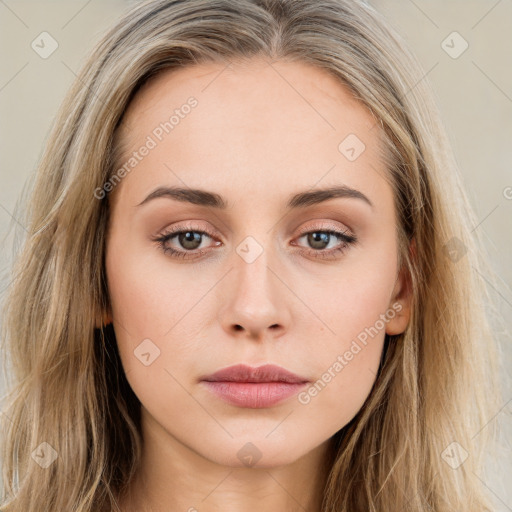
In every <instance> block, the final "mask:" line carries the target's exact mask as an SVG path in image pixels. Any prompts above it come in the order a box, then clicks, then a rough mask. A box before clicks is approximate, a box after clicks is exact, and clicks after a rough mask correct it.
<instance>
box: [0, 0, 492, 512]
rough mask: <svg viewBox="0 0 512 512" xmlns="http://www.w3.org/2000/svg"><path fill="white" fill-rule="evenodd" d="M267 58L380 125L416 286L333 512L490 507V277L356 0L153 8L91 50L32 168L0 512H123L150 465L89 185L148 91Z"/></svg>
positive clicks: (337, 471) (457, 194)
mask: <svg viewBox="0 0 512 512" xmlns="http://www.w3.org/2000/svg"><path fill="white" fill-rule="evenodd" d="M256 56H266V57H269V58H271V59H285V60H289V61H294V60H295V61H302V62H306V63H311V64H313V65H315V66H317V67H319V68H321V69H323V70H326V71H328V72H329V73H331V74H333V75H334V76H335V77H337V78H338V79H339V81H340V83H342V84H344V85H345V86H346V87H348V88H349V89H350V91H351V92H352V93H353V94H354V96H355V97H357V98H358V99H359V100H360V101H361V103H362V104H363V105H364V106H366V108H368V109H369V110H370V111H371V112H372V114H373V115H374V117H375V119H376V126H377V127H378V129H379V130H382V134H383V136H384V138H385V141H386V144H387V146H386V147H387V153H386V157H385V158H386V163H387V167H388V170H389V176H388V178H389V182H390V184H391V185H392V187H393V190H394V194H395V205H396V212H397V219H398V220H397V237H398V242H399V252H400V262H401V265H403V268H404V269H406V271H407V272H408V275H409V276H410V283H411V286H412V290H413V313H412V317H411V320H410V323H409V326H408V328H407V330H406V331H405V332H404V333H403V334H402V335H398V336H387V337H386V340H385V349H384V352H383V354H382V360H381V366H380V368H379V374H378V377H377V380H376V382H375V385H374V387H373V389H372V391H371V393H370V395H369V397H368V399H367V400H366V401H365V403H364V405H363V407H362V408H361V410H360V411H359V412H358V414H357V415H356V417H355V418H353V420H352V421H351V422H350V423H349V424H348V425H346V426H345V427H344V428H342V429H341V430H340V431H339V432H338V433H337V434H336V435H335V439H334V441H335V443H333V447H334V450H333V452H332V460H331V467H330V468H329V474H328V479H327V481H326V485H325V491H324V503H323V506H322V512H335V511H336V512H355V511H368V512H377V511H378V512H382V511H388V510H393V511H401V510H403V511H405V510H407V511H408V512H427V511H436V512H445V511H446V512H447V511H455V510H464V511H467V512H469V511H479V512H481V511H489V510H491V505H490V503H489V502H488V497H487V496H486V495H485V493H484V492H483V487H482V486H481V484H480V482H479V480H478V479H477V478H476V476H475V475H477V474H478V472H479V471H480V470H481V464H482V460H483V459H482V450H483V449H484V448H485V446H486V444H485V441H486V437H487V435H488V434H489V433H490V431H491V429H490V428H488V427H485V425H486V422H488V421H489V419H490V418H491V416H492V415H493V414H494V412H495V411H496V410H497V409H493V407H495V406H496V404H497V403H498V402H497V401H498V400H499V396H500V392H499V388H498V382H497V381H496V378H495V374H496V366H495V365H496V354H495V353H496V346H495V345H496V344H495V342H494V339H493V332H492V326H491V325H490V324H491V321H490V320H489V318H490V314H492V313H493V311H494V309H493V308H492V303H491V300H490V297H489V294H488V293H487V289H486V286H485V283H484V281H483V278H482V276H483V275H486V279H488V280H491V279H492V277H491V274H490V269H488V268H487V267H486V266H485V265H486V260H487V257H486V256H485V255H484V254H483V250H482V249H481V247H482V243H481V241H480V240H478V238H477V236H476V235H477V233H475V232H472V229H473V227H474V226H476V225H477V222H476V219H475V218H474V214H473V213H472V211H471V208H470V205H469V203H468V200H467V199H466V196H465V193H464V190H463V187H462V185H461V176H460V174H459V171H458V170H457V167H456V164H455V162H454V158H453V157H452V156H451V152H450V147H449V144H448V142H447V138H446V135H445V134H444V132H443V130H442V128H441V123H440V120H439V115H438V113H437V110H436V107H435V104H434V102H433V100H432V98H431V96H432V94H431V92H430V89H429V87H428V84H427V81H426V80H425V79H424V75H423V72H422V71H421V67H420V66H419V64H418V63H417V61H416V60H415V59H414V57H412V56H411V55H410V53H409V52H408V51H407V50H406V49H405V47H404V44H403V42H402V41H401V39H400V38H399V36H397V35H396V34H395V33H394V32H393V31H392V30H391V29H390V28H389V27H388V26H387V24H386V21H385V20H384V19H382V18H381V16H380V15H379V14H378V13H376V12H375V11H374V10H373V9H372V8H371V7H370V6H368V5H366V4H365V3H364V2H362V1H354V0H237V1H236V2H234V1H232V0H186V1H185V0H149V1H146V2H144V3H141V4H138V5H136V6H135V7H133V8H132V9H131V10H130V11H129V12H128V13H126V14H125V15H124V16H123V17H122V19H120V20H119V22H118V23H117V24H116V25H115V26H114V27H113V28H112V29H111V30H110V31H109V32H108V33H107V34H106V35H105V36H104V37H103V38H102V40H101V41H100V42H99V43H98V44H97V46H96V47H95V48H94V50H93V51H92V53H91V54H90V56H89V58H88V60H87V61H86V62H85V64H84V65H83V67H82V69H81V71H80V73H79V74H78V76H77V79H76V81H75V82H74V84H73V85H72V87H71V88H70V90H69V92H68V94H67V96H66V98H65V99H64V102H63V104H62V106H61V109H60V111H59V113H58V115H57V117H56V120H55V123H54V126H53V128H52V131H51V134H50V137H49V140H48V142H47V146H46V148H45V152H44V154H43V156H42V158H41V162H40V164H39V168H38V172H37V176H36V180H35V184H34V185H33V191H32V195H31V199H30V203H29V205H28V206H29V207H28V209H27V214H26V218H25V220H24V225H25V226H26V227H27V232H28V236H27V238H26V240H25V241H24V245H23V247H22V250H21V252H20V254H19V255H18V256H17V258H16V261H15V265H14V267H13V271H12V273H13V274H12V283H11V286H10V289H9V293H8V295H7V298H6V301H5V308H4V313H3V325H2V327H3V335H2V340H3V343H4V345H5V346H4V347H3V350H4V353H5V354H6V362H7V363H8V364H9V367H10V368H12V369H11V370H9V371H10V372H11V373H12V382H11V383H10V390H11V393H10V395H9V397H8V398H9V400H8V403H7V406H6V408H5V410H4V411H3V413H4V414H3V416H2V461H3V480H4V493H3V494H4V500H5V501H4V504H3V505H2V506H0V511H2V512H36V511H37V512H42V511H51V512H54V511H76V512H86V511H99V510H102V511H103V510H105V511H111V510H119V509H118V507H117V505H116V498H117V497H118V496H119V495H120V493H121V492H122V491H123V490H124V489H126V488H127V486H128V484H129V482H130V479H131V478H132V476H133V475H134V473H135V470H136V468H137V465H138V463H139V461H140V455H141V449H142V443H141V438H140V416H139V413H140V403H139V401H138V399H137V398H136V396H135V395H134V393H133V391H132V390H131V388H130V386H129V385H128V383H127V380H126V378H125V375H124V372H123V369H122V366H121V363H120V359H119V356H118V352H117V347H116V340H115V333H114V332H113V329H112V325H111V324H109V325H108V326H106V327H103V328H95V324H94V322H95V319H97V318H101V317H102V315H103V314H104V312H105V311H107V310H109V308H110V304H109V298H108V289H107V286H106V276H105V266H104V249H105V233H106V228H107V224H108V222H109V201H108V196H107V197H106V198H105V199H101V200H98V199H97V194H95V191H96V190H97V189H98V188H100V187H102V186H103V184H104V183H106V182H108V180H109V178H110V177H111V176H112V175H113V173H114V172H115V169H116V165H117V164H118V162H117V157H118V152H117V149H118V147H117V144H116V140H117V139H116V134H117V128H118V127H119V125H120V123H122V116H123V113H124V111H125V110H126V108H127V106H128V104H129V102H130V101H131V99H132V98H133V97H134V95H135V94H136V92H137V90H138V89H139V88H140V87H141V86H142V84H143V83H145V82H146V81H147V80H148V79H149V78H151V77H152V76H154V75H155V74H157V73H158V72H160V71H161V70H164V69H170V68H173V67H181V66H188V65H194V64H198V63H201V62H211V61H215V62H229V61H231V60H234V59H250V58H252V57H256ZM411 242H412V243H411ZM6 371H7V370H6ZM44 443H46V444H44ZM38 456H39V457H40V458H41V460H44V461H46V463H44V464H41V463H37V462H38V461H37V458H38ZM55 456H56V457H57V458H56V459H55V460H54V461H53V463H49V464H48V462H50V461H51V460H52V459H53V458H54V457H55ZM466 456H467V458H466ZM454 457H455V458H456V459H458V461H459V462H462V461H463V463H462V464H460V465H457V467H455V466H456V464H454V463H453V460H455V459H454ZM463 459H465V460H463ZM46 466H47V467H46Z"/></svg>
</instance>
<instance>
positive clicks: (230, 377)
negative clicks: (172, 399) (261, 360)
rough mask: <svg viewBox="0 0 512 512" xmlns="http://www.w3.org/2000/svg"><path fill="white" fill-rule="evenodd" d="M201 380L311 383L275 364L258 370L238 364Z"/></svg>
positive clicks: (259, 367)
mask: <svg viewBox="0 0 512 512" xmlns="http://www.w3.org/2000/svg"><path fill="white" fill-rule="evenodd" d="M201 380H205V381H209V382H287V383H291V384H295V383H303V382H309V380H308V379H306V378H304V377H300V376H299V375H295V374H294V373H292V372H290V371H288V370H286V369H284V368H282V367H281V366H276V365H275V364H265V365H263V366H258V367H257V368H254V367H252V366H248V365H245V364H237V365H235V366H228V367H227V368H223V369H222V370H219V371H217V372H215V373H213V374H212V375H208V376H206V377H203V378H202V379H201Z"/></svg>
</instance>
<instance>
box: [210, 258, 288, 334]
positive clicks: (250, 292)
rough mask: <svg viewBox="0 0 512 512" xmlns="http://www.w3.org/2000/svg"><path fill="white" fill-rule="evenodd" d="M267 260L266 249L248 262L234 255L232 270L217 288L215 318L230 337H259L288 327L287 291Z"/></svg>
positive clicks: (282, 332) (281, 331)
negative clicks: (218, 299) (217, 311)
mask: <svg viewBox="0 0 512 512" xmlns="http://www.w3.org/2000/svg"><path fill="white" fill-rule="evenodd" d="M269 263H272V262H269V258H268V257H267V251H266V250H264V251H263V252H262V254H260V255H259V256H258V258H256V260H254V261H252V262H250V263H249V262H247V261H245V260H244V259H243V258H242V257H240V256H239V255H238V254H234V257H233V264H234V269H233V270H232V271H231V272H230V273H229V277H228V279H226V280H224V284H223V286H222V288H221V289H220V290H219V292H220V296H221V299H220V301H221V303H220V309H219V321H220V323H221V325H222V327H223V329H224V330H225V331H226V332H227V333H228V334H229V335H230V336H233V335H234V336H238V337H242V338H251V339H257V340H260V339H263V338H269V337H273V338H277V337H280V336H282V335H283V334H284V333H285V332H286V331H287V330H288V326H289V322H290V317H291V314H290V310H289V303H290V294H291V292H290V290H289V289H288V288H287V287H286V285H285V284H284V283H283V280H282V278H281V276H279V272H278V271H277V270H274V269H273V268H271V267H270V266H269ZM273 266H274V267H275V265H273Z"/></svg>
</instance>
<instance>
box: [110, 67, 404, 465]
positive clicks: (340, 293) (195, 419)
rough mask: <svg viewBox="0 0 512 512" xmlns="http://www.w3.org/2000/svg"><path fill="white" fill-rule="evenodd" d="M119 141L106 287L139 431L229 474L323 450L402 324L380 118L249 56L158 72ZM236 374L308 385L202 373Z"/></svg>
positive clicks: (324, 81) (314, 79) (342, 95)
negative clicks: (215, 379) (248, 371)
mask: <svg viewBox="0 0 512 512" xmlns="http://www.w3.org/2000/svg"><path fill="white" fill-rule="evenodd" d="M120 136H121V141H122V142H123V144H124V145H125V152H124V154H123V156H122V160H121V161H120V162H118V164H119V165H118V167H116V169H120V168H121V167H123V166H124V172H123V171H119V172H118V173H117V174H118V177H119V178H122V179H121V181H120V183H119V184H116V183H117V182H114V181H112V180H111V183H110V185H108V184H107V185H106V187H105V189H106V190H108V187H109V186H110V187H113V192H111V194H112V197H111V207H112V214H111V219H110V225H109V228H110V231H109V237H108V241H107V258H106V266H107V278H108V288H109V292H110V299H111V304H112V317H111V318H112V321H113V325H114V329H115V333H116V338H117V343H118V347H119V351H120V355H121V359H122V363H123V367H124V370H125V372H126V375H127V379H128V381H129V383H130V385H131V387H132V388H133V391H134V392H135V394H136V395H137V396H138V398H139V399H140V401H141V403H142V421H143V425H145V429H146V432H150V433H152V434H147V435H154V436H155V437H159V439H161V440H162V439H167V440H169V441H172V442H175V443H176V442H177V444H179V446H180V447H182V448H183V447H184V448H185V449H188V450H191V451H192V452H194V453H195V454H196V455H197V454H198V455H200V456H202V457H204V458H206V459H208V460H210V461H212V462H215V463H219V464H224V465H228V466H242V465H244V464H245V465H253V464H255V463H257V464H258V465H261V466H268V467H270V466H275V465H280V464H287V463H290V462H292V461H294V460H297V459H298V458H299V457H302V456H304V455H305V454H307V453H309V452H312V451H313V450H314V449H317V448H319V447H321V446H322V445H324V446H325V443H326V441H327V440H329V438H331V437H332V436H333V435H334V434H335V433H336V432H337V431H338V430H340V429H341V428H342V427H343V426H344V425H346V424H347V423H348V422H349V421H350V420H351V419H352V418H353V417H354V416H355V414H356V413H357V412H358V410H359V409H360V408H361V406H362V405H363V402H364V401H365V399H366V398H367V396H368V394H369V392H370V390H371V387H372V385H373V383H374V381H375V378H376V374H377V371H378V366H379V360H380V358H381V352H382V349H383V342H384V337H385V333H386V332H387V333H389V334H397V333H400V332H403V330H404V329H405V327H406V324H407V321H408V317H409V308H408V305H407V298H406V294H405V292H406V286H405V283H404V281H403V279H402V274H401V273H399V269H398V267H397V255H398V252H397V251H398V247H397V240H396V235H395V234H396V228H395V220H396V219H395V212H394V201H393V193H392V189H391V187H390V185H389V183H388V182H387V181H386V179H385V178H384V176H385V175H386V169H385V168H384V165H383V163H382V162H381V161H380V158H379V154H378V148H379V137H380V132H379V126H378V124H377V123H376V121H375V119H374V118H373V117H372V116H371V114H370V113H369V111H368V110H367V109H365V108H364V107H363V106H362V105H361V104H360V103H358V102H356V101H355V100H354V99H353V98H352V97H351V96H350V94H349V93H348V91H347V89H345V88H344V87H343V86H342V85H341V84H340V83H339V82H338V81H337V80H336V79H335V78H334V77H332V76H330V75H328V74H327V73H326V72H324V71H322V70H319V69H317V68H315V67H312V66H310V65H308V64H304V63H290V62H288V63H286V62H282V61H278V62H274V63H271V64H270V63H268V62H265V61H263V60H260V59H254V60H252V61H249V62H248V63H245V64H241V63H237V64H232V65H230V66H229V67H226V65H224V64H218V63H216V64H207V65H206V64H201V65H197V66H195V67H188V68H183V69H180V70H177V71H171V72H169V71H167V72H165V73H163V74H161V75H160V76H158V77H157V78H156V79H154V80H153V81H151V82H149V83H148V84H147V85H146V86H145V87H144V88H143V89H142V90H140V91H139V93H138V94H137V95H136V97H135V99H134V101H133V102H132V103H131V105H130V107H129V109H128V111H127V113H126V116H125V118H124V123H123V125H122V130H121V133H120ZM335 188H337V189H339V190H338V191H337V192H336V193H334V192H333V193H331V192H332V191H333V190H334V189H335ZM171 189H173V190H174V191H172V190H171ZM177 189H181V190H180V191H178V190H177ZM155 190H158V191H159V192H157V193H154V191H155ZM324 190H326V192H323V191H324ZM329 190H331V192H329ZM176 232H182V233H181V234H176ZM158 239H161V240H160V242H159V241H158ZM238 364H244V365H248V366H251V367H258V366H261V365H266V364H273V365H278V366H280V367H282V368H284V369H286V370H288V371H289V372H293V373H294V374H296V375H298V376H299V377H300V378H301V379H299V380H302V381H308V382H309V384H308V383H305V384H304V383H303V384H295V385H291V384H283V383H282V382H281V384H277V383H276V382H273V383H269V382H270V381H272V380H273V379H274V380H278V377H276V376H275V375H274V376H271V375H266V376H263V380H264V381H266V382H267V383H266V384H262V383H260V384H255V383H252V384H251V383H247V380H248V379H247V378H244V377H241V379H242V380H245V381H246V382H245V384H243V383H231V384H227V383H226V382H224V383H223V384H222V383H217V384H211V382H210V383H209V384H207V383H206V382H205V381H204V380H203V379H204V378H205V377H206V376H208V375H211V374H213V373H214V372H217V371H218V370H220V369H223V368H226V367H230V366H232V365H238Z"/></svg>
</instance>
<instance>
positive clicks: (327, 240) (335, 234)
mask: <svg viewBox="0 0 512 512" xmlns="http://www.w3.org/2000/svg"><path fill="white" fill-rule="evenodd" d="M301 238H306V241H307V243H308V244H309V245H310V247H311V248H310V249H308V250H307V251H306V252H308V254H311V255H313V256H314V257H319V258H324V259H331V258H335V257H336V256H337V255H340V254H342V253H343V252H344V251H345V250H347V249H348V248H349V246H350V245H353V244H355V243H356V242H357V238H356V237H355V236H354V235H351V234H349V232H348V231H337V230H333V229H317V230H314V231H307V232H305V233H303V234H302V235H301V236H300V237H299V240H300V239H301ZM336 241H337V243H336ZM331 242H333V243H334V247H332V244H331ZM294 245H296V244H294ZM329 245H331V248H329V249H328V250H326V249H327V247H328V246H329Z"/></svg>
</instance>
